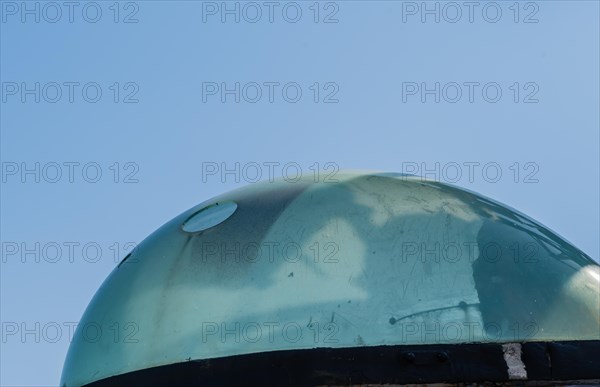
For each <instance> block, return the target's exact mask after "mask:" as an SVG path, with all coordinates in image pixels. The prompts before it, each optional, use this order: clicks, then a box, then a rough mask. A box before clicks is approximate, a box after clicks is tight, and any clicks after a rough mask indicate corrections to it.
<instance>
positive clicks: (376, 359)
mask: <svg viewBox="0 0 600 387" xmlns="http://www.w3.org/2000/svg"><path fill="white" fill-rule="evenodd" d="M517 346H518V347H520V350H521V355H520V356H519V359H517V362H522V365H524V368H525V371H526V377H525V379H523V378H522V375H521V376H520V377H519V376H518V375H515V374H514V372H512V369H509V368H512V366H511V367H509V365H507V359H506V356H507V353H506V346H503V344H499V343H473V344H440V345H413V346H410V345H409V346H407V345H398V346H376V347H353V348H336V349H333V348H315V349H301V350H285V351H274V352H261V353H255V354H247V355H237V356H229V357H222V358H216V359H207V360H191V361H187V362H183V363H176V364H170V365H165V366H160V367H153V368H148V369H144V370H139V371H134V372H129V373H126V374H122V375H118V376H113V377H110V378H106V379H102V380H99V381H96V382H93V383H91V384H88V386H93V387H99V386H125V385H132V386H133V385H135V386H158V385H169V386H178V385H184V386H190V385H192V386H315V385H350V384H354V385H355V384H421V383H459V382H462V383H484V382H491V383H503V382H504V383H510V384H512V383H516V384H520V385H525V384H530V383H532V382H533V381H549V383H548V384H552V383H550V382H551V381H573V380H579V381H582V380H583V381H585V380H588V381H589V382H590V383H591V384H594V383H595V382H598V379H600V340H592V341H555V342H528V343H520V344H517ZM508 362H510V361H508ZM537 385H539V384H537Z"/></svg>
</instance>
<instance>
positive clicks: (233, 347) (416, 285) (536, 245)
mask: <svg viewBox="0 0 600 387" xmlns="http://www.w3.org/2000/svg"><path fill="white" fill-rule="evenodd" d="M335 180H336V181H326V182H319V183H315V182H314V181H312V179H311V178H303V179H301V180H300V181H298V182H294V183H291V182H287V181H283V180H281V181H274V182H262V183H257V184H253V185H249V186H246V187H243V188H240V189H237V190H235V191H232V192H229V193H226V194H223V195H221V196H218V197H216V198H213V199H211V200H208V201H206V202H204V203H201V204H199V205H198V206H196V207H193V208H191V209H190V210H188V211H186V212H184V213H183V214H181V215H179V216H177V217H176V218H174V219H173V220H171V221H170V222H168V223H167V224H165V225H164V226H162V227H161V228H160V229H158V230H157V231H156V232H154V233H153V234H152V235H150V236H149V237H148V238H147V239H145V240H144V241H143V242H142V243H140V244H139V245H138V246H137V247H136V248H135V249H134V251H133V252H132V254H131V255H130V256H128V257H126V258H125V259H124V260H123V261H122V262H121V263H120V264H119V265H118V267H117V268H115V269H114V271H113V272H112V273H111V274H110V276H109V277H108V278H107V279H106V281H105V282H104V283H103V284H102V286H101V288H100V289H99V290H98V292H97V293H96V295H95V296H94V298H93V299H92V301H91V302H90V304H89V306H88V308H87V310H86V311H85V313H84V315H83V317H82V319H81V321H80V324H79V325H78V327H77V330H76V332H75V336H74V339H73V341H72V343H71V346H70V348H69V352H68V355H67V359H66V361H65V365H64V369H63V375H62V381H61V385H67V386H71V385H82V384H86V383H90V382H93V381H97V380H100V379H104V378H107V377H110V376H114V375H119V374H123V373H127V372H132V371H136V370H142V369H147V368H150V367H156V366H161V365H166V364H173V363H179V362H185V361H189V360H198V359H212V358H218V357H226V356H232V355H239V354H250V353H257V352H267V351H279V350H289V349H308V348H318V347H326V348H348V347H364V346H380V345H403V344H407V345H415V344H417V345H420V344H446V343H447V344H455V343H478V342H484V343H485V342H499V343H509V342H523V341H542V340H543V341H554V340H598V339H600V328H599V327H600V325H599V324H600V316H599V313H600V312H599V310H598V305H599V302H600V300H599V284H600V282H599V281H600V270H599V267H598V265H597V264H596V263H595V262H594V261H593V260H591V259H590V258H589V257H588V256H586V255H585V254H584V253H583V252H581V251H580V250H578V249H577V248H575V247H574V246H572V245H571V244H569V243H568V242H566V241H565V240H564V239H562V238H561V237H560V236H558V235H556V234H555V233H553V232H552V231H550V230H548V229H547V228H546V227H544V226H542V225H540V224H539V223H537V222H535V221H533V220H532V219H530V218H528V217H527V216H525V215H523V214H521V213H519V212H517V211H515V210H513V209H510V208H508V207H506V206H504V205H502V204H499V203H497V202H495V201H493V200H490V199H487V198H485V197H482V196H480V195H478V194H475V193H472V192H469V191H465V190H463V189H459V188H456V187H453V186H449V185H446V184H443V183H439V182H432V181H426V180H424V179H422V178H420V177H411V176H405V175H400V174H383V173H379V174H377V173H344V174H340V175H337V176H336V177H335Z"/></svg>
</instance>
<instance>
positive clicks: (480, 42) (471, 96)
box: [0, 0, 600, 386]
mask: <svg viewBox="0 0 600 387" xmlns="http://www.w3.org/2000/svg"><path fill="white" fill-rule="evenodd" d="M467 3H468V2H467ZM223 4H224V3H222V2H221V1H219V2H200V1H173V2H167V1H133V2H126V1H123V2H119V3H116V2H114V1H106V2H104V1H98V2H77V1H75V2H73V3H72V4H70V5H65V4H64V3H63V2H37V1H26V2H21V1H18V2H13V1H4V0H2V1H1V2H0V18H1V19H0V23H1V24H0V45H1V49H0V54H1V58H0V78H1V86H2V89H1V92H2V95H1V97H2V101H1V104H0V109H1V112H0V113H1V117H0V126H1V145H0V147H1V153H2V154H1V161H2V191H1V194H2V196H1V207H0V211H1V240H2V263H1V266H0V267H1V280H2V283H1V291H2V294H1V305H2V310H1V321H2V343H1V345H2V349H1V362H0V366H1V372H0V374H1V378H0V384H1V385H2V386H5V385H11V386H15V385H28V386H32V385H45V386H47V385H56V384H58V382H59V378H60V373H61V370H62V364H63V361H64V358H65V355H66V351H67V348H68V345H69V333H70V329H72V327H73V326H74V324H76V322H77V321H78V320H79V318H80V317H81V315H82V313H83V311H84V309H85V307H86V305H87V304H88V302H89V301H90V299H91V297H92V296H93V294H94V292H95V291H96V290H97V289H98V287H99V286H100V284H101V282H102V281H103V280H104V279H105V278H106V276H107V275H108V274H109V273H110V271H111V270H112V269H113V268H114V267H115V266H116V263H117V262H118V261H119V260H120V259H121V258H122V257H123V256H125V255H126V253H127V252H128V251H129V250H131V248H132V246H133V245H135V244H136V243H138V242H140V241H141V240H143V239H144V238H145V237H146V236H147V235H148V234H150V233H151V232H152V231H154V230H155V229H156V228H158V227H159V226H160V225H162V224H163V223H164V222H166V221H168V220H169V219H171V218H172V217H174V216H175V215H177V214H179V213H181V212H182V211H184V210H186V209H187V208H189V207H192V206H194V205H196V204H198V203H200V202H201V201H204V200H206V199H209V198H210V197H212V196H215V195H216V194H219V193H222V192H225V191H228V190H230V189H232V188H235V187H236V186H241V185H244V184H249V183H251V182H252V181H254V180H255V177H256V175H257V172H259V173H260V175H261V176H262V178H263V179H265V178H268V177H269V172H272V174H273V175H274V176H275V177H282V176H288V177H289V176H290V175H291V176H293V175H294V174H295V173H296V171H297V170H300V171H301V172H302V173H304V174H308V173H313V170H314V169H316V168H320V169H325V170H326V171H334V170H337V169H375V170H384V171H396V172H412V173H416V174H420V175H423V174H426V175H427V176H428V177H429V178H434V179H437V180H440V181H443V182H448V183H453V184H456V185H458V186H461V187H464V188H467V189H470V190H473V191H476V192H479V193H481V194H484V195H486V196H489V197H491V198H494V199H496V200H498V201H500V202H503V203H505V204H507V205H509V206H511V207H513V208H516V209H518V210H520V211H522V212H524V213H526V214H528V215H530V216H531V217H533V218H534V219H536V220H538V221H540V222H541V223H543V224H544V225H546V226H548V227H549V228H551V229H552V230H554V231H556V232H557V233H558V234H560V235H562V236H564V237H565V238H566V239H567V240H569V241H570V242H572V243H573V244H574V245H575V246H577V247H579V248H580V249H582V250H583V251H584V252H586V253H587V254H588V255H590V256H591V257H592V258H593V259H595V260H596V261H598V259H599V256H600V251H599V244H598V235H599V234H600V230H599V200H598V198H599V175H600V173H599V126H600V123H599V104H600V101H599V46H600V42H599V35H600V34H599V24H598V20H599V17H600V16H599V6H598V2H597V1H538V2H519V3H515V2H513V1H507V2H498V3H493V2H492V3H490V2H472V3H468V4H466V5H465V2H457V3H451V2H450V3H449V2H433V1H430V2H426V3H423V2H421V1H419V2H400V1H338V2H326V1H322V2H319V3H316V2H314V1H299V2H270V3H269V2H262V1H260V2H256V3H253V2H227V3H226V5H223ZM436 19H437V20H436ZM257 166H258V168H257ZM236 168H238V169H237V170H236ZM223 170H229V171H232V172H229V173H226V174H222V172H223Z"/></svg>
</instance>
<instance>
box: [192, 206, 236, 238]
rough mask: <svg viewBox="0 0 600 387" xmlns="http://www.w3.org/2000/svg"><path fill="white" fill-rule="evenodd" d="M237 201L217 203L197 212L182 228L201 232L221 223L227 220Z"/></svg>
mask: <svg viewBox="0 0 600 387" xmlns="http://www.w3.org/2000/svg"><path fill="white" fill-rule="evenodd" d="M237 207H238V206H237V204H236V203H235V202H223V203H215V204H212V205H210V206H208V207H204V208H203V209H201V210H199V211H197V212H195V213H194V214H193V215H192V216H190V217H189V218H188V219H187V220H186V221H185V222H183V224H182V225H181V229H182V230H183V231H185V232H200V231H204V230H207V229H209V228H211V227H214V226H216V225H219V224H221V223H223V222H224V221H225V220H227V219H228V218H229V217H230V216H231V215H233V213H234V212H235V210H237Z"/></svg>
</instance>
